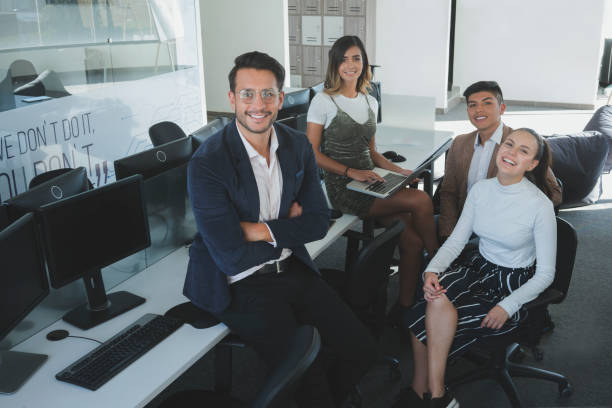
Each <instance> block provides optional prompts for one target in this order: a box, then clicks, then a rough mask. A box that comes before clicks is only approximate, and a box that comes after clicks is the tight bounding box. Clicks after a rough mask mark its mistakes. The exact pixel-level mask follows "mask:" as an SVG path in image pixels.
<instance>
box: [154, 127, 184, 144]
mask: <svg viewBox="0 0 612 408" xmlns="http://www.w3.org/2000/svg"><path fill="white" fill-rule="evenodd" d="M183 137H187V135H186V134H185V132H183V129H181V127H180V126H179V125H177V124H176V123H174V122H168V121H164V122H159V123H156V124H154V125H153V126H151V127H150V128H149V138H151V143H153V146H159V145H163V144H165V143H168V142H172V141H174V140H177V139H181V138H183Z"/></svg>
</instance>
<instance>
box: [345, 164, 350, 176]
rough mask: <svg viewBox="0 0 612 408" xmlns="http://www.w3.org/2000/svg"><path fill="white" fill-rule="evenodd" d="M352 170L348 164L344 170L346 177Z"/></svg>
mask: <svg viewBox="0 0 612 408" xmlns="http://www.w3.org/2000/svg"><path fill="white" fill-rule="evenodd" d="M349 170H350V167H349V166H346V169H345V170H344V177H348V171H349Z"/></svg>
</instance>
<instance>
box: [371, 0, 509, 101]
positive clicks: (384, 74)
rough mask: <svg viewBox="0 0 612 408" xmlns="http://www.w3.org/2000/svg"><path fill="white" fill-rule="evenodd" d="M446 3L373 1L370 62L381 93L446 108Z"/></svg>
mask: <svg viewBox="0 0 612 408" xmlns="http://www.w3.org/2000/svg"><path fill="white" fill-rule="evenodd" d="M450 3H451V2H450V0H426V1H423V0H379V1H377V3H376V55H375V57H374V58H373V60H374V61H375V63H376V64H378V65H381V66H382V67H381V68H378V69H377V72H376V79H378V80H380V81H381V82H382V87H383V92H385V93H390V94H399V95H417V96H433V97H435V98H436V107H437V108H445V107H446V102H447V101H446V99H447V98H446V88H447V82H448V48H449V36H450ZM496 3H497V2H496ZM383 109H384V107H383Z"/></svg>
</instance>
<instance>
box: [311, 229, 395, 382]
mask: <svg viewBox="0 0 612 408" xmlns="http://www.w3.org/2000/svg"><path fill="white" fill-rule="evenodd" d="M403 229H404V223H403V222H402V221H395V222H394V223H393V224H392V225H391V226H390V227H388V228H386V229H385V231H383V232H382V233H380V234H379V235H378V236H376V237H374V239H372V240H371V241H369V242H367V243H364V246H363V248H362V249H361V251H359V255H358V256H357V258H356V260H355V261H354V262H353V263H351V264H349V265H348V267H346V268H345V270H343V271H341V270H335V269H321V275H322V276H323V279H324V280H325V281H326V282H327V283H328V284H329V285H330V286H331V287H333V288H334V289H335V290H336V291H337V292H338V294H339V295H340V296H341V297H342V298H343V299H344V300H345V301H346V303H347V304H348V305H349V307H350V308H351V309H352V310H353V312H355V315H356V316H357V317H358V318H359V320H361V321H362V322H363V323H364V324H365V325H366V327H368V328H369V329H370V331H371V333H372V334H373V336H374V337H375V338H377V339H378V338H380V336H381V334H382V332H383V330H384V326H385V313H386V309H387V283H388V281H389V274H390V268H389V267H390V265H391V261H392V259H393V252H394V251H395V247H396V246H397V243H398V241H399V238H400V234H401V233H402V230H403ZM384 361H385V362H386V363H389V364H390V370H391V371H390V378H391V379H392V380H395V379H399V377H400V373H399V362H398V360H397V359H396V358H394V357H387V356H385V357H384Z"/></svg>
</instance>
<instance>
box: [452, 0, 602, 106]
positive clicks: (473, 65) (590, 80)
mask: <svg viewBox="0 0 612 408" xmlns="http://www.w3.org/2000/svg"><path fill="white" fill-rule="evenodd" d="M605 1H606V0H588V1H575V0H538V1H532V0H514V1H491V0H462V1H458V2H457V18H456V30H455V59H454V61H455V62H454V81H453V83H454V85H459V86H460V87H461V92H463V90H465V88H466V87H467V86H469V85H470V84H471V83H473V82H476V81H479V80H496V81H498V82H499V84H500V86H501V88H502V90H503V92H504V97H505V98H506V99H508V100H520V101H536V102H553V103H568V104H588V105H592V104H593V103H594V102H595V97H596V92H597V80H598V77H599V64H600V58H601V54H600V50H601V32H602V24H603V15H604V3H605Z"/></svg>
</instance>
